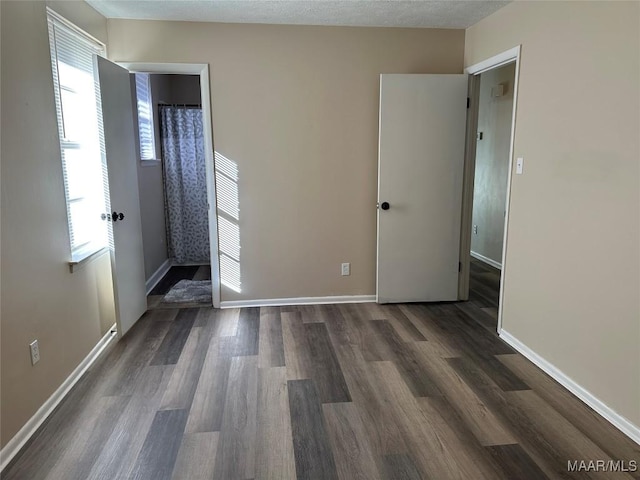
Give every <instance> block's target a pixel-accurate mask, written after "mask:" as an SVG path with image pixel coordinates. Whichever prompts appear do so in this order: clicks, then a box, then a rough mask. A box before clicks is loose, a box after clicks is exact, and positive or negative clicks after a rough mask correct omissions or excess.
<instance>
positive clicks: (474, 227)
mask: <svg viewBox="0 0 640 480" xmlns="http://www.w3.org/2000/svg"><path fill="white" fill-rule="evenodd" d="M473 233H474V235H477V234H478V225H474V226H473Z"/></svg>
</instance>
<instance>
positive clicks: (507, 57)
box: [464, 45, 520, 75]
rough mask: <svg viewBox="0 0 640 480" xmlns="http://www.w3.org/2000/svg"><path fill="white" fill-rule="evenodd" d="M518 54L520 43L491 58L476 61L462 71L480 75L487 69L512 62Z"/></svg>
mask: <svg viewBox="0 0 640 480" xmlns="http://www.w3.org/2000/svg"><path fill="white" fill-rule="evenodd" d="M519 56H520V45H518V46H516V47H513V48H511V49H509V50H507V51H505V52H502V53H499V54H497V55H494V56H493V57H491V58H487V59H486V60H483V61H482V62H479V63H476V64H475V65H471V66H469V67H467V68H465V69H464V73H468V74H469V75H480V74H481V73H483V72H486V71H487V70H493V69H494V68H497V67H500V66H502V65H505V64H507V63H511V62H513V61H514V60H515V59H516V58H518V57H519Z"/></svg>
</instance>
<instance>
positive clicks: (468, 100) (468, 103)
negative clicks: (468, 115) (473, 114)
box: [467, 97, 471, 108]
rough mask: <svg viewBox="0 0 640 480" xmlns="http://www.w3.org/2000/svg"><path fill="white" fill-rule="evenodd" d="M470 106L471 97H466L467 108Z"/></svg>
mask: <svg viewBox="0 0 640 480" xmlns="http://www.w3.org/2000/svg"><path fill="white" fill-rule="evenodd" d="M470 106H471V99H470V98H469V97H467V108H469V107H470Z"/></svg>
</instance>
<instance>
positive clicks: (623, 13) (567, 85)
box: [465, 2, 640, 425]
mask: <svg viewBox="0 0 640 480" xmlns="http://www.w3.org/2000/svg"><path fill="white" fill-rule="evenodd" d="M639 18H640V4H639V3H637V2H630V3H624V2H566V3H565V2H514V3H512V4H510V5H508V6H506V7H505V8H503V9H501V10H499V11H498V12H496V13H495V14H493V15H492V16H490V17H488V18H486V19H485V20H483V21H481V22H479V23H478V24H476V25H475V26H473V27H471V28H469V29H468V30H467V32H466V33H467V37H466V47H465V64H466V65H471V64H474V63H476V62H479V61H481V60H483V59H485V58H488V57H490V56H492V55H494V54H497V53H499V52H501V51H504V50H507V49H509V48H511V47H513V46H515V45H518V44H522V63H521V70H520V91H519V96H518V107H517V108H518V110H517V119H516V137H515V155H516V156H523V157H524V159H525V164H524V175H521V176H515V177H514V179H513V189H512V193H511V213H510V223H509V240H508V247H507V259H506V265H505V268H506V271H505V274H506V284H505V300H504V324H503V327H504V329H505V330H506V331H508V332H509V333H511V334H512V335H514V336H515V337H516V338H518V339H519V340H520V341H522V342H523V343H524V344H526V345H527V346H529V347H530V348H531V349H533V350H534V351H536V352H537V353H538V354H540V355H541V356H542V357H544V358H545V359H546V360H548V361H549V362H551V363H552V364H554V365H555V366H557V367H558V368H559V369H560V370H562V371H563V372H564V373H565V374H567V375H568V376H569V377H571V378H572V379H573V380H575V381H576V382H577V383H578V384H580V385H582V386H583V387H584V388H586V389H587V390H588V391H590V392H592V393H593V394H594V395H595V396H596V397H598V398H599V399H600V400H602V401H603V402H605V403H606V404H607V405H609V406H610V407H611V408H613V409H614V410H615V411H616V412H618V413H619V414H621V415H623V416H625V417H626V418H627V419H629V420H630V421H631V422H633V423H635V424H636V425H640V308H639V307H640V298H639V297H640V278H639V277H640V256H639V254H640V225H639V222H640V198H639V191H640V188H639V179H640V160H639V159H640V145H639V143H640V135H639V132H640V118H639V116H640V89H639V85H640V75H639V69H640V68H639V60H640V58H639V55H638V46H639V45H640V37H639Z"/></svg>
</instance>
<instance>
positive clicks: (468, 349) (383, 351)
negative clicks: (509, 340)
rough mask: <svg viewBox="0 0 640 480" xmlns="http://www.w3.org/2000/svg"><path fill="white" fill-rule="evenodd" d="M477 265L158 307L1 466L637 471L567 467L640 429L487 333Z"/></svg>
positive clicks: (630, 445)
mask: <svg viewBox="0 0 640 480" xmlns="http://www.w3.org/2000/svg"><path fill="white" fill-rule="evenodd" d="M474 268H475V271H476V275H475V277H476V280H482V279H483V278H484V279H488V280H487V282H485V283H484V284H483V285H480V286H477V287H474V288H473V291H474V292H476V293H475V294H474V295H475V298H474V299H472V300H471V301H470V302H465V303H446V304H405V305H376V304H353V305H323V306H301V307H297V306H296V307H281V308H275V307H267V308H246V309H230V310H214V309H212V308H186V309H179V310H177V309H173V310H171V309H157V310H150V311H149V312H147V313H146V314H145V315H144V317H143V318H142V319H141V320H140V321H139V322H138V324H136V325H135V326H134V328H133V329H132V330H131V331H130V332H129V333H128V334H127V335H126V336H125V337H124V338H123V339H122V340H121V341H120V342H118V343H117V344H115V345H113V346H111V347H110V351H109V352H108V353H107V354H106V355H105V356H104V357H103V358H102V359H101V360H100V361H99V362H98V363H97V364H96V365H94V366H93V367H92V368H91V370H90V371H89V372H87V374H86V375H85V376H84V377H83V378H82V379H81V381H80V382H79V383H78V384H77V385H76V386H75V387H74V388H73V390H72V391H71V392H70V394H69V395H68V397H67V398H66V399H65V400H64V401H63V402H62V403H61V405H60V406H59V407H58V408H57V409H56V411H55V412H54V413H53V414H52V415H51V416H50V417H49V419H48V420H47V421H46V423H45V424H44V425H43V426H42V427H41V428H40V429H39V431H38V432H37V433H36V435H35V436H34V437H33V439H32V440H31V441H30V442H29V443H28V444H27V446H26V447H25V448H24V449H23V450H22V451H21V452H20V453H19V454H18V456H17V457H16V458H15V459H14V460H13V462H12V463H11V464H10V465H9V466H8V467H7V468H6V469H5V471H4V472H3V474H2V478H3V479H6V480H12V479H28V480H39V479H50V480H58V479H64V480H73V479H78V480H80V479H82V480H84V479H109V480H111V479H149V480H164V479H166V480H169V479H174V480H181V479H184V480H198V479H222V480H234V479H241V480H250V479H256V480H257V479H274V480H276V479H278V480H280V479H343V480H352V479H362V480H375V479H381V480H382V479H435V480H447V479H464V480H467V479H488V480H495V479H508V480H527V479H534V480H539V479H546V478H549V479H566V478H590V479H617V478H620V479H623V478H627V479H630V478H636V479H638V478H640V472H613V473H612V472H607V473H603V472H593V471H592V472H569V471H568V461H576V460H577V461H580V460H585V461H589V460H594V461H595V460H605V461H606V460H609V459H611V460H615V461H617V460H622V461H625V462H630V461H631V460H635V461H640V446H639V445H637V444H635V443H634V442H632V441H631V440H629V439H628V438H627V437H625V436H624V435H623V434H622V433H620V432H619V431H617V430H616V429H615V428H614V427H612V426H611V425H609V424H608V423H607V422H606V421H605V420H604V419H602V418H601V417H599V416H598V415H597V414H595V413H594V412H593V411H592V410H591V409H589V408H588V407H587V406H586V405H584V404H583V403H582V402H580V401H579V400H578V399H576V398H575V397H573V396H572V395H571V394H570V393H569V392H568V391H567V390H565V389H564V388H563V387H561V386H560V385H559V384H557V383H556V382H555V381H553V380H552V379H550V378H549V377H548V376H546V375H545V374H544V373H543V372H541V371H540V370H539V369H537V368H536V367H535V366H533V365H532V364H531V363H530V362H528V361H527V360H526V359H525V358H524V357H522V356H521V355H519V354H517V353H515V352H514V351H513V350H512V349H511V348H510V347H509V346H508V345H506V344H504V343H503V342H502V341H501V340H500V339H499V338H498V337H497V336H496V334H495V333H494V330H492V322H495V320H492V319H493V318H494V317H493V316H492V314H491V310H490V309H492V308H495V302H494V303H491V300H490V299H491V298H494V299H496V301H497V296H496V292H495V288H496V283H495V281H494V280H495V278H494V280H492V279H491V274H492V272H491V271H490V270H487V271H484V270H482V268H483V266H482V265H476V266H475V267H474ZM493 273H495V272H493ZM498 281H499V280H498ZM492 289H493V294H491V293H490V292H491V291H492ZM482 292H484V293H482ZM491 295H493V297H492V296H491ZM487 305H489V306H487ZM493 325H494V326H493V328H495V324H493ZM626 465H629V463H626Z"/></svg>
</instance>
